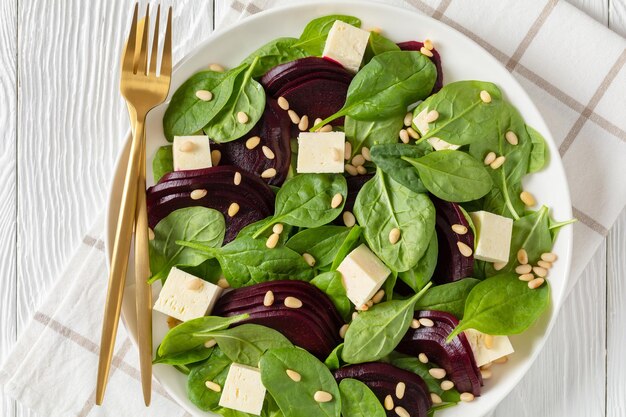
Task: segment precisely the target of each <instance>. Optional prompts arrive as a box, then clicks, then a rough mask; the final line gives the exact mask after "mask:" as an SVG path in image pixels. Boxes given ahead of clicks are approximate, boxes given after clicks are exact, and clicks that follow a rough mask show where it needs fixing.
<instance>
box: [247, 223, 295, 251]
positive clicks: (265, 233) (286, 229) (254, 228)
mask: <svg viewBox="0 0 626 417" xmlns="http://www.w3.org/2000/svg"><path fill="white" fill-rule="evenodd" d="M274 224H275V222H274V218H273V217H272V216H270V217H266V218H265V219H262V220H259V221H257V222H254V223H251V224H249V225H247V226H246V227H244V228H243V229H241V230H240V231H239V233H238V234H237V238H240V237H242V236H250V237H255V235H256V234H257V232H259V231H260V232H259V233H260V234H259V235H258V236H256V237H255V239H267V238H268V237H270V235H272V234H273V233H274V231H273V230H272V228H271V227H269V225H274ZM293 229H294V227H293V226H290V225H288V224H283V231H282V233H281V234H280V235H279V238H278V245H279V246H280V245H284V244H285V242H287V240H288V239H289V236H290V235H291V232H292V231H293Z"/></svg>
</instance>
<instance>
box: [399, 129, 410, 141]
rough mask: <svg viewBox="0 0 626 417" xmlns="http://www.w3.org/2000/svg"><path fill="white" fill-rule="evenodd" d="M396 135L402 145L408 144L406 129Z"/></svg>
mask: <svg viewBox="0 0 626 417" xmlns="http://www.w3.org/2000/svg"><path fill="white" fill-rule="evenodd" d="M398 135H399V136H400V140H401V141H402V143H409V140H410V138H409V132H407V131H406V129H401V130H400V133H399V134H398Z"/></svg>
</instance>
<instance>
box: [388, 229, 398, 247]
mask: <svg viewBox="0 0 626 417" xmlns="http://www.w3.org/2000/svg"><path fill="white" fill-rule="evenodd" d="M398 240H400V229H398V228H397V227H394V228H393V229H391V231H390V232H389V243H391V244H392V245H395V244H396V243H398Z"/></svg>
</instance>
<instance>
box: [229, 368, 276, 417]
mask: <svg viewBox="0 0 626 417" xmlns="http://www.w3.org/2000/svg"><path fill="white" fill-rule="evenodd" d="M264 399H265V387H264V386H263V383H262V382H261V371H259V370H258V369H257V368H252V367H250V366H246V365H241V364H239V363H233V364H232V365H230V369H229V370H228V375H227V376H226V382H225V383H224V388H223V389H222V396H221V397H220V403H219V404H220V406H221V407H226V408H232V409H233V410H237V411H243V412H244V413H250V414H254V415H257V416H258V415H260V414H261V409H262V408H263V400H264Z"/></svg>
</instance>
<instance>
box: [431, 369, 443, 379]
mask: <svg viewBox="0 0 626 417" xmlns="http://www.w3.org/2000/svg"><path fill="white" fill-rule="evenodd" d="M428 373H429V374H430V376H432V377H433V378H435V379H443V378H445V377H446V370H445V369H443V368H430V369H429V370H428Z"/></svg>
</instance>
